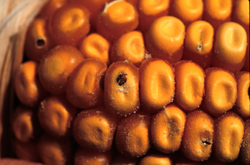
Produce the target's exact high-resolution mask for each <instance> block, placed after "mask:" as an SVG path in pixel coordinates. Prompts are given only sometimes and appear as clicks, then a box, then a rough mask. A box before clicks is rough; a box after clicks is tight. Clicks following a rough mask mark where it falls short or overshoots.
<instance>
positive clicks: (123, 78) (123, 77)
mask: <svg viewBox="0 0 250 165" xmlns="http://www.w3.org/2000/svg"><path fill="white" fill-rule="evenodd" d="M126 75H127V74H125V73H120V74H119V75H118V77H117V78H116V82H117V83H118V85H120V86H122V85H124V84H125V83H126V82H127V77H126Z"/></svg>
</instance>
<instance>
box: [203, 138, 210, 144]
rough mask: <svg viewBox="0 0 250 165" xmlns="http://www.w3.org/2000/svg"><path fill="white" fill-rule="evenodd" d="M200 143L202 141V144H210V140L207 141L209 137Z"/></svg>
mask: <svg viewBox="0 0 250 165" xmlns="http://www.w3.org/2000/svg"><path fill="white" fill-rule="evenodd" d="M202 143H203V144H204V145H210V144H211V142H210V141H209V139H207V140H203V141H202Z"/></svg>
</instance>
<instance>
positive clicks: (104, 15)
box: [96, 0, 139, 42]
mask: <svg viewBox="0 0 250 165" xmlns="http://www.w3.org/2000/svg"><path fill="white" fill-rule="evenodd" d="M138 22H139V21H138V13H137V11H136V9H135V7H134V6H133V5H132V4H130V3H129V2H126V1H125V0H115V1H112V2H109V3H106V4H105V7H104V9H103V11H102V12H101V13H99V16H98V19H97V22H96V30H97V32H98V33H99V34H101V35H102V36H104V37H105V38H107V39H108V40H109V41H111V42H113V41H114V40H116V39H118V38H119V37H120V36H121V35H123V34H125V33H127V32H129V31H132V30H134V29H135V28H137V26H138Z"/></svg>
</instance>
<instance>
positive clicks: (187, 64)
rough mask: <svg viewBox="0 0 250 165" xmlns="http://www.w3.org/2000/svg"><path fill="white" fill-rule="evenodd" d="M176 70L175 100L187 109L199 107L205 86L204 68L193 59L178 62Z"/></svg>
mask: <svg viewBox="0 0 250 165" xmlns="http://www.w3.org/2000/svg"><path fill="white" fill-rule="evenodd" d="M174 70H175V81H176V85H175V87H176V91H175V99H174V101H175V102H176V103H177V104H178V105H179V106H180V107H181V108H182V109H183V110H185V111H192V110H195V109H196V108H199V107H200V104H201V102H202V99H203V94H204V88H205V87H204V83H205V72H204V70H203V69H202V68H201V67H200V66H199V65H197V64H196V63H194V62H191V61H180V62H178V63H176V65H175V66H174Z"/></svg>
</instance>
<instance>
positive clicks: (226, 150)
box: [213, 112, 244, 162]
mask: <svg viewBox="0 0 250 165" xmlns="http://www.w3.org/2000/svg"><path fill="white" fill-rule="evenodd" d="M214 129H215V130H214V144H213V154H214V156H215V157H216V158H217V159H218V160H220V161H221V162H232V161H234V160H235V159H236V158H237V157H238V155H239V152H240V147H241V142H242V138H243V134H244V123H243V121H242V120H241V118H240V117H239V116H238V115H236V114H235V113H232V112H228V113H225V114H223V115H221V116H220V117H219V118H217V119H216V120H215V127H214Z"/></svg>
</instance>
